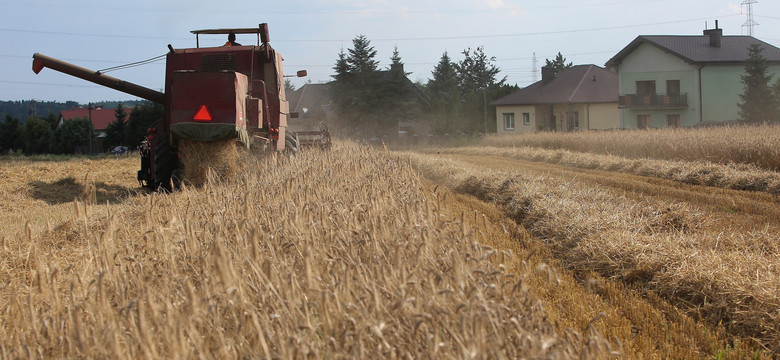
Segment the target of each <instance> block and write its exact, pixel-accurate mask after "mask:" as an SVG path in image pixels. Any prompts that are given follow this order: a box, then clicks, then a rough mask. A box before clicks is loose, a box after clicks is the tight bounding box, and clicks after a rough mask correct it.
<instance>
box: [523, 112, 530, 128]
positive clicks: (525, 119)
mask: <svg viewBox="0 0 780 360" xmlns="http://www.w3.org/2000/svg"><path fill="white" fill-rule="evenodd" d="M523 125H531V114H529V113H523Z"/></svg>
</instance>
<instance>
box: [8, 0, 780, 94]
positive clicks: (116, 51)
mask: <svg viewBox="0 0 780 360" xmlns="http://www.w3.org/2000/svg"><path fill="white" fill-rule="evenodd" d="M748 1H754V2H755V3H754V4H752V12H753V21H754V22H755V23H757V24H758V25H756V26H754V27H753V36H755V37H757V38H759V39H761V40H763V41H765V42H767V43H770V44H772V45H775V46H778V47H780V1H777V0H771V1H770V0H546V1H539V0H537V1H526V0H446V1H445V0H415V1H411V0H326V1H323V0H308V1H304V0H283V1H266V0H254V1H249V0H220V1H204V0H186V1H185V0H164V1H163V0H156V1H152V0H133V1H114V0H69V1H61V0H14V1H11V0H0V64H2V66H0V100H33V99H34V100H38V101H61V102H64V101H67V100H72V101H77V102H79V103H81V104H86V103H88V102H94V101H104V100H108V101H120V100H136V99H137V98H136V97H135V96H132V95H128V94H124V93H122V92H118V91H115V90H112V89H108V88H105V87H102V86H99V85H95V84H92V83H89V82H86V81H84V80H81V79H77V78H73V77H70V76H68V75H65V74H61V73H58V72H56V71H53V70H50V69H44V70H43V71H42V72H41V73H40V74H38V75H35V74H34V73H33V72H32V69H31V64H32V55H33V53H36V52H38V53H41V54H45V55H48V56H52V57H55V58H58V59H62V60H65V61H68V62H71V63H74V64H77V65H79V66H82V67H86V68H89V69H93V70H101V69H107V68H110V67H114V66H118V65H123V64H127V63H132V62H137V61H141V60H146V59H150V58H154V57H157V56H159V55H164V54H165V53H166V52H167V51H168V50H167V45H168V44H171V45H172V46H173V47H174V48H187V47H195V36H194V35H192V34H191V33H190V31H191V30H197V29H214V28H252V27H257V26H258V24H260V23H268V25H269V31H270V40H271V41H270V42H271V45H272V46H273V47H274V48H275V49H276V50H277V51H279V52H280V53H281V54H282V55H283V57H284V60H285V61H284V63H283V66H284V71H285V73H287V74H295V72H296V71H297V70H304V69H305V70H307V71H308V74H309V75H308V76H307V77H305V78H296V79H294V80H293V83H294V85H295V86H296V87H300V86H302V85H303V84H305V83H306V82H312V83H324V82H328V81H330V80H331V75H333V66H334V64H335V63H336V60H337V59H338V54H339V52H340V51H341V50H342V49H343V50H344V51H347V50H348V49H349V48H351V47H352V39H354V38H355V37H356V36H358V35H365V36H366V38H367V39H368V40H370V41H371V45H372V46H374V48H375V50H376V51H377V57H376V59H377V60H379V61H380V68H388V67H389V66H390V65H389V64H390V56H391V55H392V53H393V48H394V47H397V48H398V51H399V53H400V55H401V58H402V61H403V62H404V63H405V70H406V71H407V72H411V74H410V75H409V78H410V79H411V80H412V81H420V82H423V83H424V82H427V81H428V79H430V78H431V72H432V71H433V68H434V66H435V65H436V64H437V63H438V62H439V60H440V58H441V56H442V54H443V53H444V52H447V53H448V54H449V56H450V57H451V58H452V60H453V61H456V62H457V61H459V60H461V59H463V54H462V52H463V51H464V50H465V49H468V48H471V49H475V48H477V47H480V46H481V47H483V49H484V52H485V54H487V55H488V56H490V57H494V58H495V62H494V64H495V65H496V66H498V67H499V68H500V69H501V73H500V75H499V76H500V77H504V76H505V77H506V83H507V84H510V85H518V86H520V87H524V86H528V85H530V84H531V83H533V79H534V62H533V58H534V55H535V57H536V60H537V65H536V69H537V72H536V75H537V76H538V78H541V71H540V69H541V66H542V65H544V63H545V59H553V58H554V57H555V55H556V54H557V53H558V52H561V53H562V54H563V56H564V57H565V58H566V60H567V61H570V62H573V63H574V64H576V65H579V64H596V65H599V66H604V63H606V62H607V60H609V59H610V58H611V57H612V56H614V55H615V54H617V52H618V51H620V50H621V49H622V48H624V47H625V46H626V45H628V44H629V43H630V42H631V41H632V40H633V39H635V38H636V37H637V36H639V35H701V34H702V30H704V29H705V28H714V27H715V20H719V27H720V28H721V29H723V33H724V35H747V34H748V31H749V28H748V27H745V26H743V25H744V24H745V23H747V21H748V18H747V15H746V14H747V13H748V12H747V6H745V5H742V4H741V3H742V2H748ZM223 37H224V36H223V35H219V36H217V35H212V36H208V35H202V36H201V39H200V43H201V46H220V45H222V44H224V42H225V41H226V39H224V38H223ZM237 41H238V42H239V43H242V44H245V45H248V44H254V43H256V41H257V39H256V36H254V35H239V36H238V39H237ZM108 75H111V76H113V77H117V78H120V79H123V80H127V81H130V82H134V83H137V84H139V85H142V86H146V87H148V88H151V89H155V90H160V91H162V87H163V84H164V77H165V64H164V59H163V60H160V61H157V62H153V63H151V64H147V65H143V66H138V67H133V68H129V69H124V70H117V71H112V72H109V73H108Z"/></svg>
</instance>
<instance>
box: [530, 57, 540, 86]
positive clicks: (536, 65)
mask: <svg viewBox="0 0 780 360" xmlns="http://www.w3.org/2000/svg"><path fill="white" fill-rule="evenodd" d="M531 64H532V66H533V69H532V70H531V71H532V72H533V74H534V79H533V82H537V81H539V63H538V62H537V61H536V52H534V56H533V58H532V60H531Z"/></svg>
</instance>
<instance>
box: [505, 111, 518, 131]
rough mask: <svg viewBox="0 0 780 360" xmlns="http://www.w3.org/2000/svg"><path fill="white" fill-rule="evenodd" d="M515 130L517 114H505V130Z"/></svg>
mask: <svg viewBox="0 0 780 360" xmlns="http://www.w3.org/2000/svg"><path fill="white" fill-rule="evenodd" d="M514 129H515V113H504V130H514Z"/></svg>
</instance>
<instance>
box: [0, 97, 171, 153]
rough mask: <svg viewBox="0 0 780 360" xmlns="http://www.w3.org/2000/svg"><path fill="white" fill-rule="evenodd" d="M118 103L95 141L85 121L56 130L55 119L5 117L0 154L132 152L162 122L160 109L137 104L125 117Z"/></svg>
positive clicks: (66, 124) (142, 103) (83, 119)
mask: <svg viewBox="0 0 780 360" xmlns="http://www.w3.org/2000/svg"><path fill="white" fill-rule="evenodd" d="M124 109H125V107H124V106H123V105H122V104H121V103H118V104H117V107H116V109H115V120H114V121H113V122H111V123H110V124H109V126H108V128H107V129H106V130H105V136H101V137H98V134H97V133H96V131H95V129H94V127H93V126H92V123H91V122H90V120H89V119H87V118H76V119H72V120H68V121H65V122H63V123H62V124H61V125H59V126H58V117H57V116H56V115H54V113H49V115H48V116H46V117H39V116H30V117H28V118H27V119H26V121H25V122H22V121H21V120H19V118H17V117H14V116H12V115H11V114H6V117H5V120H4V121H3V122H2V123H0V152H2V153H3V154H6V153H8V152H15V153H24V154H27V155H31V154H74V153H94V152H96V151H107V150H109V149H111V148H113V147H115V146H120V145H122V146H127V147H129V148H135V147H137V146H138V144H139V143H140V142H141V141H142V140H143V138H144V136H145V135H146V129H148V128H149V127H150V126H152V125H153V124H154V123H155V122H157V121H158V120H159V119H160V118H162V114H163V108H162V106H161V105H159V104H154V103H151V102H141V103H137V104H136V106H135V107H133V109H132V110H131V112H130V115H129V116H127V115H126V114H125V111H124Z"/></svg>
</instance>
